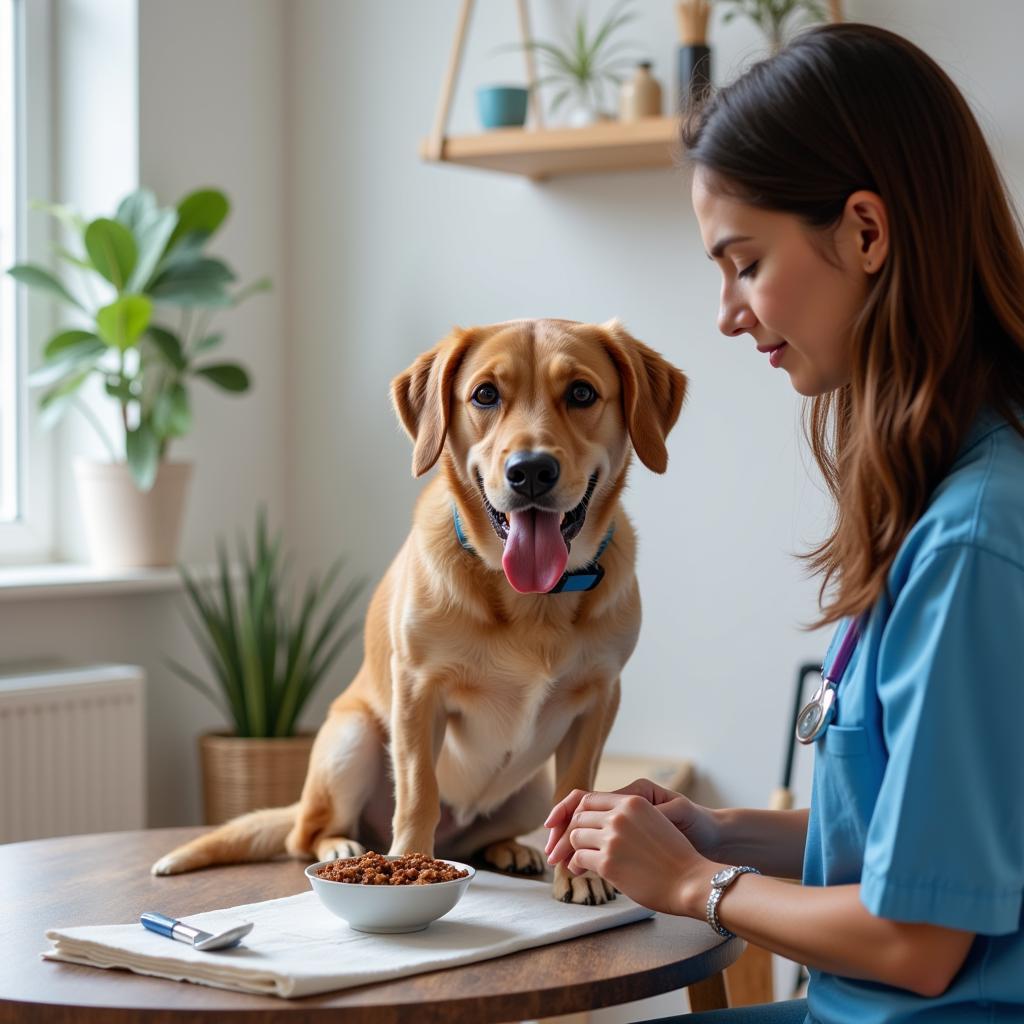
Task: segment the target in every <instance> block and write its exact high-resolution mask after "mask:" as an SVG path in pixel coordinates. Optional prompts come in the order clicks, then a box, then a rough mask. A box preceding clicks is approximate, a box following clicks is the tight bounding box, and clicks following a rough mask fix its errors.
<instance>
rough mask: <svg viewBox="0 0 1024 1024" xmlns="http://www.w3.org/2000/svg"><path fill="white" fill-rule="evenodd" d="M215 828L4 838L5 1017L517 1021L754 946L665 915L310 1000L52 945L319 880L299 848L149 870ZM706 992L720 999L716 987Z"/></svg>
mask: <svg viewBox="0 0 1024 1024" xmlns="http://www.w3.org/2000/svg"><path fill="white" fill-rule="evenodd" d="M201 831H202V830H201V829H195V828H187V829H183V828H176V829H152V830H149V831H143V832H111V833H107V834H105V835H84V836H68V837H63V838H59V839H41V840H36V841H34V842H28V843H11V844H8V845H5V846H0V900H2V903H0V951H2V952H0V1022H3V1024H7V1022H17V1024H35V1022H41V1021H46V1022H60V1024H69V1022H76V1024H77V1022H84V1024H101V1022H102V1024H129V1022H132V1024H134V1022H139V1024H142V1022H145V1024H170V1022H175V1024H181V1022H182V1021H183V1020H184V1018H185V1017H186V1016H187V1017H188V1019H189V1020H190V1021H193V1020H203V1019H205V1020H206V1021H209V1022H212V1021H215V1020H216V1021H218V1022H225V1021H227V1022H229V1024H236V1022H237V1024H242V1022H245V1024H271V1022H274V1024H282V1022H286V1024H307V1022H308V1024H314V1022H317V1024H322V1022H325V1021H328V1020H330V1021H332V1022H340V1024H411V1022H413V1021H415V1022H416V1024H431V1022H435V1021H437V1022H441V1021H443V1022H445V1024H461V1022H465V1024H482V1022H487V1021H496V1022H497V1021H517V1020H524V1019H529V1018H536V1017H548V1016H554V1015H556V1014H563V1013H573V1012H576V1011H581V1010H588V1009H594V1008H597V1007H601V1006H611V1005H614V1004H616V1003H626V1002H631V1001H633V1000H636V999H644V998H646V997H647V996H653V995H658V994H660V993H662V992H668V991H672V990H675V989H682V988H684V987H686V986H689V985H694V986H695V987H694V988H692V989H691V993H693V992H697V991H703V992H704V993H705V994H706V993H707V992H708V991H716V992H717V991H720V990H721V980H720V979H721V973H720V972H721V971H722V969H723V968H725V967H726V966H728V965H729V964H731V963H732V962H733V961H735V960H736V959H737V957H738V956H739V955H740V953H741V952H742V951H743V943H742V941H741V940H739V939H731V940H729V941H725V942H724V941H722V940H721V939H720V938H719V937H718V936H716V935H715V934H714V933H713V932H712V931H711V929H710V928H708V927H707V925H706V924H705V923H703V922H700V921H690V920H685V919H680V918H673V917H666V916H664V915H660V914H659V915H658V916H657V917H655V918H654V919H653V920H648V921H642V922H638V923H636V924H630V925H624V926H622V927H619V928H611V929H609V930H607V931H603V932H597V933H595V934H593V935H586V936H583V937H581V938H577V939H572V940H570V941H568V942H559V943H554V944H551V945H547V946H540V947H537V948H535V949H529V950H523V951H521V952H519V953H513V954H511V955H509V956H503V957H498V958H495V959H491V960H483V961H480V962H478V963H473V964H467V965H465V966H462V967H453V968H450V969H448V970H443V971H434V972H431V973H429V974H417V975H413V976H412V977H409V978H403V979H400V980H397V981H389V982H382V983H379V984H375V985H364V986H361V987H359V988H349V989H343V990H341V991H339V992H328V993H325V994H322V995H318V996H308V997H306V998H304V999H280V998H277V997H276V996H256V995H247V994H244V993H238V992H229V991H226V990H223V989H217V988H210V987H208V986H205V985H192V984H187V983H184V982H175V981H168V980H164V979H161V978H147V977H144V976H142V975H136V974H132V973H130V972H127V971H119V970H100V969H98V968H94V967H80V966H78V965H76V964H65V963H57V962H53V961H45V960H43V959H42V958H41V957H40V955H39V954H40V953H41V952H42V951H43V950H45V949H47V948H48V947H49V945H50V943H49V940H48V939H47V938H46V937H45V933H46V931H47V930H48V929H50V928H60V927H70V926H74V925H87V924H123V923H125V922H129V921H137V920H138V917H139V913H140V912H141V911H143V910H160V911H162V912H164V913H167V914H171V915H174V916H177V915H179V914H180V915H183V916H186V915H188V914H189V913H195V912H197V910H198V909H199V908H202V909H210V910H213V909H216V908H219V907H230V906H236V905H238V904H242V903H252V902H255V901H257V900H263V899H274V898H276V897H279V896H289V895H293V894H295V893H299V892H304V891H306V890H307V888H308V882H307V880H306V878H305V877H304V875H303V869H304V868H305V864H303V863H300V862H299V861H293V860H277V861H274V862H271V863H265V864H245V865H237V866H232V867H219V868H212V869H208V870H205V871H198V872H195V873H192V874H186V875H177V876H173V877H164V878H156V877H154V876H153V875H151V874H150V873H149V867H150V865H151V864H152V863H153V861H155V860H156V859H157V858H158V857H159V856H160V855H161V854H164V853H166V852H167V851H168V850H170V849H172V848H173V847H175V846H177V845H178V844H179V843H181V842H184V841H185V840H187V839H191V838H192V837H193V836H195V835H197V834H199V833H200V832H201ZM705 979H706V980H705ZM696 983H702V985H697V984H696ZM712 998H714V997H712ZM694 1002H695V1003H696V1000H695V1001H694ZM701 1005H702V1007H703V1006H708V1005H712V1004H711V1003H708V1002H707V999H706V997H705V998H702V1000H701ZM682 1009H683V1000H682V996H680V1010H682Z"/></svg>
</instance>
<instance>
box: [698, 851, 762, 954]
mask: <svg viewBox="0 0 1024 1024" xmlns="http://www.w3.org/2000/svg"><path fill="white" fill-rule="evenodd" d="M746 874H751V875H759V874H761V872H760V871H759V870H758V869H757V868H754V867H751V866H750V865H749V864H745V865H742V866H737V867H730V868H726V869H724V870H722V871H719V872H717V873H716V874H715V875H714V876H713V877H712V879H711V892H710V893H709V894H708V903H707V908H706V914H707V921H708V924H709V925H710V926H711V927H712V928H713V929H714V930H715V931H716V932H718V934H719V935H721V936H722V938H723V939H733V938H735V937H736V933H735V932H731V931H729V929H728V928H726V927H725V926H724V925H723V924H722V922H721V921H719V920H718V904H719V903H720V902H721V901H722V894H723V893H724V892H725V890H726V889H728V888H729V886H730V885H732V883H733V882H735V881H736V879H737V878H739V877H740V875H746Z"/></svg>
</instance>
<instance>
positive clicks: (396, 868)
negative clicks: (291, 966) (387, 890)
mask: <svg viewBox="0 0 1024 1024" xmlns="http://www.w3.org/2000/svg"><path fill="white" fill-rule="evenodd" d="M316 874H317V877H318V878H325V879H327V880H328V881H329V882H351V883H352V884H354V885H430V883H431V882H453V881H455V879H456V878H465V877H466V875H468V874H469V872H468V871H463V870H462V869H461V868H455V867H452V865H451V864H446V863H445V862H444V861H443V860H434V859H433V858H432V857H428V856H426V854H423V853H406V854H403V855H402V856H401V857H398V858H397V859H396V860H388V859H387V857H384V856H382V855H381V854H379V853H364V854H363V855H362V857H348V858H346V859H345V860H334V861H331V863H330V864H325V865H324V866H323V867H322V868H320V869H319V870H318V871H317V873H316Z"/></svg>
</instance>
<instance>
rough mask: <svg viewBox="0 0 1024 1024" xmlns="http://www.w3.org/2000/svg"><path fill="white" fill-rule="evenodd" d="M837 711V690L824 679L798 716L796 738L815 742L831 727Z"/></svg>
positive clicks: (802, 741) (806, 741)
mask: <svg viewBox="0 0 1024 1024" xmlns="http://www.w3.org/2000/svg"><path fill="white" fill-rule="evenodd" d="M835 713H836V691H835V689H834V688H833V687H832V686H831V685H830V684H829V683H827V682H824V681H823V682H822V684H821V686H819V687H818V689H817V691H816V692H815V694H814V696H813V697H812V698H811V699H810V700H809V701H808V702H807V703H806V704H805V705H804V706H803V708H802V709H801V711H800V714H799V716H798V717H797V720H796V738H797V739H798V740H799V741H800V742H801V743H813V742H814V741H815V740H817V739H819V738H820V737H821V735H822V734H823V733H824V732H825V730H826V729H827V728H828V727H829V724H830V723H831V721H832V719H833V718H834V717H835Z"/></svg>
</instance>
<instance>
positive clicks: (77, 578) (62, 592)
mask: <svg viewBox="0 0 1024 1024" xmlns="http://www.w3.org/2000/svg"><path fill="white" fill-rule="evenodd" d="M190 572H191V574H192V576H193V577H194V578H195V579H196V580H198V581H199V582H202V583H207V582H209V581H210V580H212V579H215V578H216V577H217V573H218V570H217V567H216V566H213V565H209V566H200V567H197V568H192V569H190ZM236 578H237V577H236ZM182 587H183V583H182V580H181V576H180V575H179V573H178V570H177V569H175V568H173V567H168V568H166V569H106V570H104V569H98V568H96V567H95V566H93V565H89V564H87V563H78V562H56V563H51V564H48V565H15V566H5V567H0V601H11V600H18V601H21V600H26V599H30V598H40V597H51V598H53V597H58V598H65V597H110V596H113V595H118V594H144V593H160V592H166V591H170V590H180V589H181V588H182Z"/></svg>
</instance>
